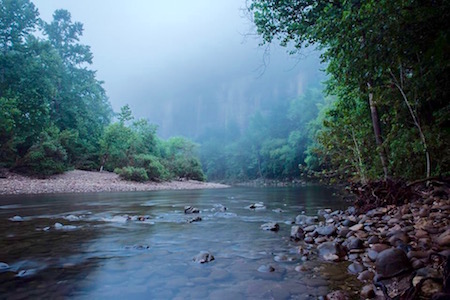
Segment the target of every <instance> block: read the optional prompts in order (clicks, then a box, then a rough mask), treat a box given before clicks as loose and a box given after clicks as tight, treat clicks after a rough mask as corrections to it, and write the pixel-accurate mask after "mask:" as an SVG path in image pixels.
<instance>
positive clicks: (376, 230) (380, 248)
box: [291, 186, 450, 299]
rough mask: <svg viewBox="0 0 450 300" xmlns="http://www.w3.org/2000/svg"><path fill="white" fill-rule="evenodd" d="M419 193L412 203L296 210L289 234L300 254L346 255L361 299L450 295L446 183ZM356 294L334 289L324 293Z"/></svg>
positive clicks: (335, 296)
mask: <svg viewBox="0 0 450 300" xmlns="http://www.w3.org/2000/svg"><path fill="white" fill-rule="evenodd" d="M420 193H421V195H420V197H419V199H418V200H415V201H413V202H411V203H406V204H404V205H401V206H396V205H388V206H386V207H377V208H373V209H371V210H369V211H368V212H367V213H363V214H358V213H357V212H356V210H355V209H354V208H349V209H348V210H346V211H331V210H328V209H325V210H321V211H319V213H318V214H319V217H316V216H306V215H299V216H297V218H296V220H295V223H296V224H295V225H293V226H292V230H291V239H292V240H294V241H296V242H297V243H298V244H299V245H298V251H299V252H302V253H303V254H304V260H308V259H310V256H312V255H318V256H319V258H320V259H323V260H325V261H331V262H338V261H345V260H346V261H349V262H350V264H349V266H348V272H349V273H351V274H354V275H355V276H357V277H358V279H359V280H360V281H361V282H362V286H363V288H362V289H361V291H360V295H359V297H360V298H362V299H431V298H432V299H450V219H449V216H450V200H449V195H450V188H449V187H448V186H444V187H442V186H441V187H439V188H435V189H428V190H426V191H420ZM299 271H301V266H299ZM355 296H356V297H358V295H354V294H351V293H349V292H348V291H335V292H333V293H330V294H329V295H327V297H326V299H349V298H354V297H355Z"/></svg>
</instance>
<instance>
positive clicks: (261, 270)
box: [258, 265, 275, 273]
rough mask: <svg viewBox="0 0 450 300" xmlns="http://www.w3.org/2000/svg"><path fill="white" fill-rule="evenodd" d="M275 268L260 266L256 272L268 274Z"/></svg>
mask: <svg viewBox="0 0 450 300" xmlns="http://www.w3.org/2000/svg"><path fill="white" fill-rule="evenodd" d="M274 271H275V268H274V267H272V266H270V265H262V266H260V267H259V268H258V272H261V273H270V272H274Z"/></svg>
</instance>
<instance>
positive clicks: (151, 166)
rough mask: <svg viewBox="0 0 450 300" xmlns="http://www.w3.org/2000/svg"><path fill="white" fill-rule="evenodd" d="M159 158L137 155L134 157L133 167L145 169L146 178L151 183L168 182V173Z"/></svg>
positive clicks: (149, 155)
mask: <svg viewBox="0 0 450 300" xmlns="http://www.w3.org/2000/svg"><path fill="white" fill-rule="evenodd" d="M161 161H162V160H161V159H160V158H159V157H156V156H154V155H151V154H139V155H136V156H134V165H135V166H136V167H139V168H143V169H145V171H146V173H147V177H148V178H149V179H150V180H153V181H160V180H168V179H170V177H171V176H170V173H169V171H168V170H167V169H166V167H164V165H163V164H162V162H161Z"/></svg>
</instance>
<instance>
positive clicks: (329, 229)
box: [316, 225, 336, 236]
mask: <svg viewBox="0 0 450 300" xmlns="http://www.w3.org/2000/svg"><path fill="white" fill-rule="evenodd" d="M316 232H317V233H318V234H319V235H323V236H332V235H335V234H336V227H335V226H334V225H328V226H323V227H317V228H316Z"/></svg>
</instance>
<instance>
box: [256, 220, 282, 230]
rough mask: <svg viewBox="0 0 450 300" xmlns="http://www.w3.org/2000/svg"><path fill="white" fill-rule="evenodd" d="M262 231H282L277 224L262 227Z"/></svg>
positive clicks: (267, 224)
mask: <svg viewBox="0 0 450 300" xmlns="http://www.w3.org/2000/svg"><path fill="white" fill-rule="evenodd" d="M261 229H262V230H268V231H278V230H280V225H278V223H276V222H269V223H265V224H262V225H261Z"/></svg>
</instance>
